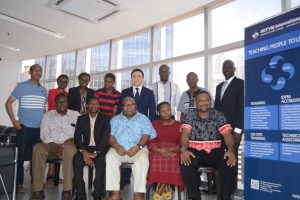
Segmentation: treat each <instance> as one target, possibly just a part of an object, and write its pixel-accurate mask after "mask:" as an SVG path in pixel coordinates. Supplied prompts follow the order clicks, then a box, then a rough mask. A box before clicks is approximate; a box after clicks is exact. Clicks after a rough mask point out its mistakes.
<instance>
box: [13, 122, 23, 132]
mask: <svg viewBox="0 0 300 200" xmlns="http://www.w3.org/2000/svg"><path fill="white" fill-rule="evenodd" d="M12 124H13V126H14V128H15V129H17V130H20V129H21V123H20V122H19V121H17V120H14V121H13V122H12Z"/></svg>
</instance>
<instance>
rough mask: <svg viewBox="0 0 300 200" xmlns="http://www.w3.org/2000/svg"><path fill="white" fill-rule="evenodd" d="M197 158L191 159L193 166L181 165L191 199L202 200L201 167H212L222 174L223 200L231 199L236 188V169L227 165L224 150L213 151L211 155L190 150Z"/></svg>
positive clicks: (202, 151)
mask: <svg viewBox="0 0 300 200" xmlns="http://www.w3.org/2000/svg"><path fill="white" fill-rule="evenodd" d="M189 151H191V152H192V153H193V154H194V155H195V156H196V158H193V157H191V162H192V163H191V164H190V165H188V166H185V165H183V164H181V165H180V169H181V174H182V177H183V181H184V183H185V185H186V187H187V192H188V195H189V198H192V199H201V193H200V189H199V187H200V184H201V179H200V177H199V174H198V172H197V171H198V168H199V167H200V166H210V167H213V168H215V169H217V170H219V172H220V179H221V180H220V182H221V199H231V198H230V197H231V194H232V191H233V189H232V188H233V187H234V180H233V177H234V173H235V168H234V167H229V166H227V164H226V161H227V159H226V160H225V159H224V153H225V149H224V148H218V149H213V150H212V151H211V152H210V153H209V154H208V153H207V152H206V151H204V150H201V151H198V150H196V149H191V148H189Z"/></svg>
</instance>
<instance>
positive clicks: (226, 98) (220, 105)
mask: <svg viewBox="0 0 300 200" xmlns="http://www.w3.org/2000/svg"><path fill="white" fill-rule="evenodd" d="M235 70H236V69H235V66H234V63H233V61H231V60H225V61H224V63H223V69H222V71H223V75H224V76H225V81H224V82H222V83H220V84H219V85H218V86H217V88H216V98H215V109H217V110H219V111H221V112H222V113H223V114H224V115H225V117H226V119H227V120H228V122H229V123H230V124H231V126H232V128H233V136H234V143H235V145H234V152H235V156H236V157H237V156H238V148H239V145H240V142H241V133H242V132H243V129H244V80H242V79H239V78H237V77H235V76H234V73H235ZM236 173H237V166H236ZM233 178H235V181H237V174H236V175H235V177H233ZM236 183H237V182H236ZM235 185H237V184H235Z"/></svg>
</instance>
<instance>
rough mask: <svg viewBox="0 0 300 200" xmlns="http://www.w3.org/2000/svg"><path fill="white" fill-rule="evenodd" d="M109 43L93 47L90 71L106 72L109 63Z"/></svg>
mask: <svg viewBox="0 0 300 200" xmlns="http://www.w3.org/2000/svg"><path fill="white" fill-rule="evenodd" d="M109 51H110V50H109V43H107V44H103V45H99V46H97V47H94V48H91V66H90V73H95V72H104V71H107V70H108V65H109Z"/></svg>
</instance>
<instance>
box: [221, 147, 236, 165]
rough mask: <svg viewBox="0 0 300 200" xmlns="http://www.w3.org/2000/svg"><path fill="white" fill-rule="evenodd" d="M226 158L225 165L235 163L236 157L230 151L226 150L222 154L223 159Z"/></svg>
mask: <svg viewBox="0 0 300 200" xmlns="http://www.w3.org/2000/svg"><path fill="white" fill-rule="evenodd" d="M226 158H228V160H227V162H226V163H227V166H229V167H233V166H235V165H236V157H235V155H234V153H233V152H232V151H226V152H225V154H224V159H226Z"/></svg>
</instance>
